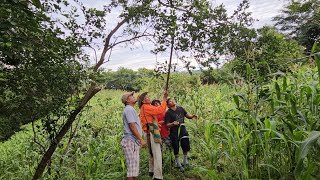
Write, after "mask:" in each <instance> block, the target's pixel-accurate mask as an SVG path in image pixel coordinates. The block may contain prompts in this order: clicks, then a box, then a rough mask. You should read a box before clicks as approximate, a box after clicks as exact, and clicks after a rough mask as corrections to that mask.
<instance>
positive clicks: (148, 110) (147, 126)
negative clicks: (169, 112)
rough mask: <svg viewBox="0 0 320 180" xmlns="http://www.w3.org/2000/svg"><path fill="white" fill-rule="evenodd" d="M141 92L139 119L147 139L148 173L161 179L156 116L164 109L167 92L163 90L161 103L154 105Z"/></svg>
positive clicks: (159, 137)
mask: <svg viewBox="0 0 320 180" xmlns="http://www.w3.org/2000/svg"><path fill="white" fill-rule="evenodd" d="M147 94H148V93H147V92H145V93H142V94H141V95H140V96H139V98H138V103H139V108H140V120H141V124H142V129H143V131H144V133H145V136H146V137H147V139H148V144H149V145H148V148H149V152H150V153H149V174H150V175H152V176H153V179H155V180H157V179H163V176H162V155H161V146H160V143H161V136H160V131H159V126H158V120H157V116H158V115H160V114H162V113H163V112H165V111H166V106H167V103H166V101H167V99H168V92H167V91H165V92H164V94H163V99H162V102H161V105H160V106H158V107H156V106H152V105H151V100H150V98H149V97H148V95H147Z"/></svg>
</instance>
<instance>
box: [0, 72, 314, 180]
mask: <svg viewBox="0 0 320 180" xmlns="http://www.w3.org/2000/svg"><path fill="white" fill-rule="evenodd" d="M176 87H177V88H180V89H178V90H181V91H179V93H174V94H170V96H171V97H174V98H175V99H176V102H177V103H178V104H179V105H182V106H183V107H185V109H186V110H187V111H188V112H190V113H196V114H197V115H198V116H199V119H198V120H187V122H186V125H187V129H188V130H189V134H190V136H191V152H190V156H189V158H190V160H189V163H190V165H189V166H188V167H187V168H186V171H185V172H184V173H182V172H180V171H178V170H177V169H176V168H174V167H173V165H172V159H173V157H172V156H173V155H172V153H171V152H170V151H168V150H166V151H164V153H163V162H164V165H163V170H164V179H317V178H319V174H320V156H319V155H320V154H319V151H318V148H319V145H320V138H319V137H320V132H319V128H320V122H319V116H320V114H319V112H318V111H319V105H320V89H319V85H318V76H317V71H316V69H313V68H310V67H303V68H299V69H297V71H296V72H295V73H293V74H292V75H286V76H282V77H278V78H277V79H276V78H275V79H273V80H272V81H271V82H269V83H261V84H252V83H248V82H247V83H245V84H243V85H241V86H240V85H212V86H206V85H203V86H193V87H186V86H179V87H178V86H176ZM146 90H148V91H149V92H150V91H151V92H150V94H151V96H152V97H153V98H161V97H157V96H158V94H159V93H158V91H156V90H153V91H152V88H150V87H146ZM173 92H178V91H177V89H176V90H175V91H173ZM122 94H123V92H121V91H112V90H104V91H102V92H100V93H99V94H98V95H97V96H96V97H94V99H93V100H92V101H90V103H89V105H88V106H87V107H86V109H85V110H84V111H83V112H82V114H81V115H80V116H79V117H78V119H77V120H76V122H75V123H74V125H73V127H72V129H71V131H70V133H68V135H67V136H66V137H65V139H64V140H63V143H61V144H60V146H59V148H58V150H57V151H56V152H55V153H54V155H53V158H52V161H51V164H50V168H49V169H48V170H47V171H46V172H45V175H44V177H43V179H123V177H124V176H125V171H126V170H125V159H124V156H123V153H122V149H121V147H120V145H119V142H120V140H121V136H122V110H123V105H122V104H121V101H120V99H121V95H122ZM137 110H138V109H137ZM36 124H37V123H36ZM23 129H24V130H23V131H20V132H18V133H16V134H15V135H14V136H13V137H12V138H11V139H10V140H8V141H6V142H2V143H1V144H0V179H31V177H32V175H33V173H34V171H35V167H36V165H37V162H38V161H39V158H40V157H41V153H42V152H43V150H44V149H42V147H41V146H39V145H38V144H37V143H35V142H34V133H33V130H32V126H31V125H30V124H29V125H26V126H24V127H23ZM75 130H76V131H75ZM36 131H37V129H36ZM38 131H39V132H38V136H40V137H38V140H39V141H41V140H42V141H41V142H43V143H42V144H44V145H46V144H45V142H46V141H45V138H41V132H40V130H39V129H38ZM72 132H75V133H74V134H73V133H72ZM70 136H73V139H72V140H71V142H70V143H68V140H69V137H70ZM147 156H148V151H147V149H143V150H142V151H141V163H140V164H141V171H140V176H139V179H150V178H149V176H148V161H147ZM181 157H182V155H181Z"/></svg>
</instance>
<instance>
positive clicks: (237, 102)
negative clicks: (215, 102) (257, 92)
mask: <svg viewBox="0 0 320 180" xmlns="http://www.w3.org/2000/svg"><path fill="white" fill-rule="evenodd" d="M233 100H234V102H235V103H236V105H237V107H238V108H239V106H240V103H239V96H237V95H233Z"/></svg>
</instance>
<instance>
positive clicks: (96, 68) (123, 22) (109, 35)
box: [93, 18, 129, 72]
mask: <svg viewBox="0 0 320 180" xmlns="http://www.w3.org/2000/svg"><path fill="white" fill-rule="evenodd" d="M128 20H129V18H125V19H123V20H122V21H120V22H119V23H118V24H117V26H116V27H115V28H114V29H113V30H112V31H111V32H110V33H109V34H108V36H107V38H106V42H105V44H104V47H103V51H102V53H101V57H100V60H99V62H98V63H97V64H96V65H95V67H94V68H93V71H94V72H96V71H97V70H98V68H99V67H100V66H101V65H102V64H103V61H104V58H105V56H106V53H107V51H108V50H109V49H110V48H109V43H110V40H111V37H112V36H113V35H114V33H116V32H117V30H118V29H119V28H120V27H121V26H122V25H123V24H125V23H126V22H127V21H128Z"/></svg>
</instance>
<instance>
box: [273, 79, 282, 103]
mask: <svg viewBox="0 0 320 180" xmlns="http://www.w3.org/2000/svg"><path fill="white" fill-rule="evenodd" d="M274 85H275V88H276V94H277V99H278V100H281V94H280V86H279V84H278V83H277V82H275V84H274Z"/></svg>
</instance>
